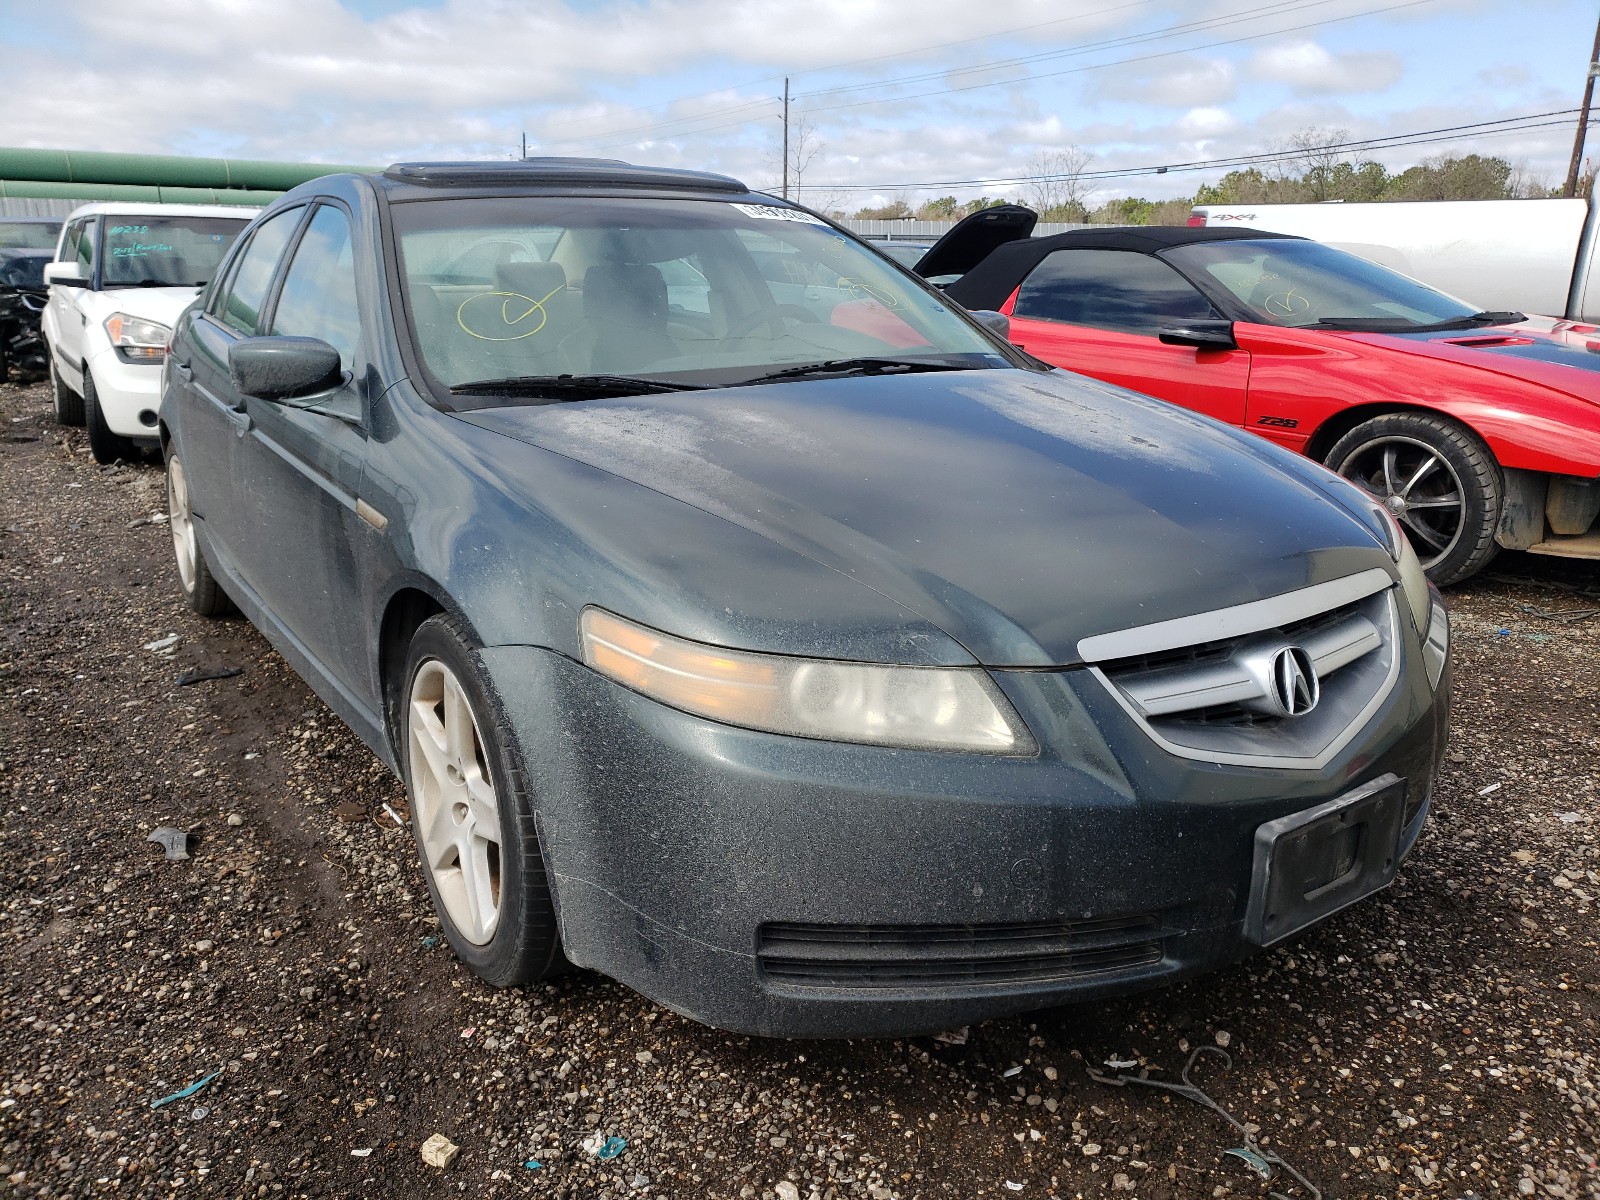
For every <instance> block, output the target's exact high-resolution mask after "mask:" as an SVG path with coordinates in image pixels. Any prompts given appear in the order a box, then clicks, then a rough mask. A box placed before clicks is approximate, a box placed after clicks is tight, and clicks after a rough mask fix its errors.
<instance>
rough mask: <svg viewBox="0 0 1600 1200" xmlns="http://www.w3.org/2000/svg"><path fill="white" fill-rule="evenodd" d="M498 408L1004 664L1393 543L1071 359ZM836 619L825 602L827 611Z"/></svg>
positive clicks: (1258, 593) (1256, 451) (512, 421)
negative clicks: (1029, 366) (1064, 365)
mask: <svg viewBox="0 0 1600 1200" xmlns="http://www.w3.org/2000/svg"><path fill="white" fill-rule="evenodd" d="M459 415H460V416H461V417H462V419H463V420H467V421H470V422H472V423H473V424H475V425H478V426H481V427H483V428H486V429H490V430H495V431H498V432H500V433H502V434H506V435H508V436H510V437H514V438H518V439H521V440H523V441H525V442H528V443H531V444H533V445H536V446H539V447H542V448H544V449H546V450H550V451H554V452H556V453H558V454H561V455H564V456H567V457H569V458H572V459H576V460H579V461H581V462H584V463H586V464H589V465H590V466H593V467H597V468H599V469H601V470H604V471H608V472H610V473H612V474H614V475H617V476H620V477H622V478H624V479H628V480H631V481H634V482H636V483H638V484H641V485H643V486H645V487H648V488H651V489H653V490H655V491H656V492H659V493H661V494H663V495H666V496H670V497H673V498H674V499H677V500H680V501H683V502H685V503H688V504H691V505H693V506H695V507H697V508H699V509H702V510H704V511H706V512H709V513H712V514H715V515H717V516H720V517H722V518H724V519H726V520H728V521H731V522H734V523H735V524H737V525H740V526H743V527H745V528H747V529H750V530H752V531H754V532H757V533H759V534H761V535H763V536H764V537H767V538H769V539H771V540H772V541H774V542H777V543H779V544H780V545H783V546H785V547H787V548H789V549H791V550H794V551H796V552H798V553H800V554H803V555H805V556H806V557H808V558H810V559H811V560H813V561H814V562H816V563H818V564H820V565H822V566H824V567H827V568H830V569H832V570H835V571H839V572H842V573H844V574H845V575H848V576H850V577H851V578H853V579H855V580H856V581H858V582H859V583H861V584H862V585H864V586H865V587H868V588H871V589H873V590H874V591H877V592H879V593H881V594H882V595H884V596H886V597H888V598H889V599H891V600H894V601H895V602H897V603H898V604H900V605H902V606H903V607H904V608H906V609H909V610H911V611H912V612H914V613H916V614H917V615H919V616H921V617H923V618H924V619H926V620H927V621H928V622H930V623H931V624H933V625H936V626H937V627H939V628H940V629H942V630H944V631H945V632H946V633H948V634H949V635H950V636H951V637H952V638H954V639H955V640H957V641H958V642H960V643H961V644H962V645H963V646H965V648H966V649H967V650H968V651H969V652H970V653H971V654H972V655H973V656H974V657H975V658H976V659H977V660H978V661H979V662H982V663H984V664H986V665H990V666H1035V667H1036V666H1049V665H1068V664H1072V663H1075V662H1079V661H1081V659H1080V657H1079V655H1078V650H1077V646H1078V643H1079V641H1080V640H1081V639H1083V638H1085V637H1088V636H1090V635H1092V634H1097V633H1106V632H1110V631H1113V630H1118V629H1125V628H1129V627H1131V626H1136V625H1143V624H1146V623H1149V622H1154V621H1163V620H1168V619H1171V618H1175V617H1180V616H1188V615H1191V614H1194V613H1197V612H1204V611H1208V610H1211V609H1216V608H1223V607H1227V606H1230V605H1235V604H1242V603H1246V602H1248V601H1252V600H1259V599H1262V598H1263V597H1267V596H1273V595H1277V594H1280V593H1283V592H1288V591H1292V590H1294V589H1296V588H1301V587H1306V586H1308V585H1310V584H1314V583H1320V582H1323V581H1325V580H1327V579H1331V578H1337V577H1340V576H1343V575H1346V574H1351V573H1354V572H1355V571H1359V570H1362V569H1365V568H1368V567H1372V566H1375V565H1379V566H1381V565H1388V566H1390V567H1391V568H1392V564H1391V563H1390V560H1389V558H1388V555H1387V554H1386V553H1385V552H1384V551H1383V550H1382V549H1381V548H1380V547H1379V545H1378V542H1377V540H1376V538H1375V537H1374V536H1373V535H1372V534H1371V533H1370V532H1369V531H1368V530H1367V529H1366V528H1364V527H1363V526H1362V525H1361V523H1360V522H1359V521H1358V520H1357V519H1356V518H1355V517H1353V516H1351V515H1350V514H1349V513H1347V512H1346V511H1345V510H1344V509H1342V508H1340V507H1338V506H1336V505H1335V504H1334V503H1332V502H1331V501H1330V500H1329V499H1328V494H1327V493H1326V492H1324V491H1322V489H1321V488H1320V486H1319V485H1318V483H1317V482H1316V477H1315V475H1314V474H1313V473H1312V472H1313V471H1314V468H1310V467H1309V466H1308V467H1307V468H1306V469H1305V470H1304V471H1297V470H1296V469H1293V468H1289V467H1284V466H1283V465H1281V464H1280V463H1279V462H1278V460H1277V459H1275V458H1274V457H1273V450H1272V448H1270V447H1266V446H1265V444H1264V443H1259V442H1258V440H1257V439H1252V438H1248V437H1247V436H1246V435H1243V434H1239V433H1235V432H1234V431H1231V430H1229V429H1227V428H1225V427H1224V426H1222V425H1219V424H1216V423H1214V422H1211V421H1209V420H1206V419H1204V418H1199V417H1195V416H1193V415H1191V414H1187V413H1183V412H1181V411H1179V410H1176V409H1173V408H1170V407H1169V406H1166V405H1163V404H1161V403H1159V402H1157V401H1155V400H1151V399H1149V398H1147V397H1142V396H1136V395H1134V394H1133V393H1129V392H1124V391H1122V390H1121V389H1118V388H1113V387H1109V386H1106V385H1102V384H1099V383H1096V382H1094V381H1090V380H1084V379H1082V378H1081V377H1079V376H1074V375H1069V374H1067V373H1065V372H1052V373H1049V374H1040V373H1035V372H1031V371H1022V370H986V371H969V372H959V373H950V374H938V375H931V374H924V375H910V376H892V377H873V378H866V379H862V378H849V379H834V380H818V381H804V382H800V381H796V382H789V383H783V384H775V385H765V386H752V387H743V388H727V389H717V390H708V391H697V392H682V393H673V394H667V395H653V396H640V397H630V398H626V399H614V400H590V401H584V402H576V403H565V404H546V405H540V406H526V407H524V406H517V407H507V408H496V409H483V410H476V411H471V412H466V413H462V414H459ZM817 618H818V620H819V621H825V620H827V614H825V613H819V614H818V615H817Z"/></svg>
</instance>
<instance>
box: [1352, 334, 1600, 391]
mask: <svg viewBox="0 0 1600 1200" xmlns="http://www.w3.org/2000/svg"><path fill="white" fill-rule="evenodd" d="M1340 336H1341V337H1345V338H1349V339H1351V340H1353V341H1358V342H1363V343H1366V344H1367V345H1372V346H1381V347H1384V348H1385V349H1390V350H1403V351H1405V352H1407V353H1410V354H1420V355H1423V356H1424V357H1428V358H1438V359H1444V360H1446V361H1449V362H1457V363H1461V364H1463V365H1465V366H1469V367H1475V368H1478V369H1480V370H1485V371H1494V372H1496V373H1497V374H1500V375H1506V376H1512V377H1514V378H1517V379H1525V380H1527V381H1529V382H1531V383H1537V384H1540V385H1541V386H1543V387H1548V388H1551V389H1552V390H1554V391H1558V392H1563V393H1565V394H1566V395H1569V396H1573V397H1576V398H1577V399H1580V400H1587V401H1589V402H1590V403H1593V404H1600V326H1596V325H1585V324H1579V323H1577V322H1574V321H1560V320H1555V319H1554V318H1551V317H1530V318H1528V319H1527V320H1525V321H1522V322H1519V323H1518V324H1515V325H1490V326H1485V327H1483V328H1481V329H1464V330H1463V329H1457V330H1450V331H1447V332H1440V333H1346V334H1342V335H1340Z"/></svg>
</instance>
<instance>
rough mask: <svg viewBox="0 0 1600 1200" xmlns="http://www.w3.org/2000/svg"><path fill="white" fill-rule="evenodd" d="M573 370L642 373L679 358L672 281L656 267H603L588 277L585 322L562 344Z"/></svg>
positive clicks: (585, 279)
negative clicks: (670, 315)
mask: <svg viewBox="0 0 1600 1200" xmlns="http://www.w3.org/2000/svg"><path fill="white" fill-rule="evenodd" d="M562 353H563V356H564V358H565V359H566V361H567V363H568V369H569V370H573V371H581V372H602V373H604V372H618V373H627V372H630V371H638V370H640V369H642V368H644V367H647V366H649V365H650V364H652V363H655V362H659V361H660V360H662V359H668V358H676V357H677V356H678V354H679V348H678V344H677V343H676V342H675V341H673V340H672V338H671V337H670V336H668V334H667V281H666V279H665V278H664V277H663V276H662V274H661V271H660V269H659V268H658V267H656V266H654V265H653V264H651V263H598V264H596V265H595V266H592V267H590V268H589V269H588V270H587V271H586V272H584V276H583V321H582V323H581V324H580V325H579V327H578V328H577V329H576V330H575V331H574V332H572V333H571V334H569V335H567V337H566V338H565V339H564V340H563V342H562Z"/></svg>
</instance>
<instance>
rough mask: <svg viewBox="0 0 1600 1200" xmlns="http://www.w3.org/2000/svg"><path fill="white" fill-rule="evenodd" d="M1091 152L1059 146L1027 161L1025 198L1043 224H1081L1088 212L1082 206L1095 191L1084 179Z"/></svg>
mask: <svg viewBox="0 0 1600 1200" xmlns="http://www.w3.org/2000/svg"><path fill="white" fill-rule="evenodd" d="M1093 159H1094V154H1093V152H1092V151H1089V150H1085V149H1084V148H1083V147H1082V146H1062V147H1061V148H1059V149H1056V150H1041V151H1039V152H1038V153H1037V154H1035V155H1033V157H1031V158H1030V159H1028V166H1027V173H1028V185H1027V191H1026V194H1027V197H1028V199H1029V200H1031V201H1033V206H1034V208H1036V209H1038V211H1039V215H1040V216H1041V217H1043V218H1045V219H1046V220H1055V221H1081V220H1083V219H1084V215H1085V214H1086V213H1087V212H1088V205H1087V204H1086V203H1085V202H1086V201H1087V200H1088V199H1089V197H1090V195H1092V194H1093V191H1094V189H1093V188H1091V187H1090V186H1089V181H1088V180H1087V179H1085V178H1084V172H1085V171H1087V170H1088V169H1089V163H1090V162H1092V161H1093Z"/></svg>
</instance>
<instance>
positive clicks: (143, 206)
mask: <svg viewBox="0 0 1600 1200" xmlns="http://www.w3.org/2000/svg"><path fill="white" fill-rule="evenodd" d="M260 211H261V209H260V208H259V207H258V206H255V205H243V204H157V203H154V202H153V201H141V202H135V201H118V200H102V201H98V202H97V203H94V204H83V205H79V206H78V207H77V208H75V209H73V210H72V212H71V213H69V214H68V215H67V216H65V217H63V218H60V219H61V220H64V221H76V220H77V219H78V218H79V217H99V216H106V217H238V218H239V219H240V220H243V221H249V220H252V219H253V218H254V217H255V215H256V214H257V213H258V212H260Z"/></svg>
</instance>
